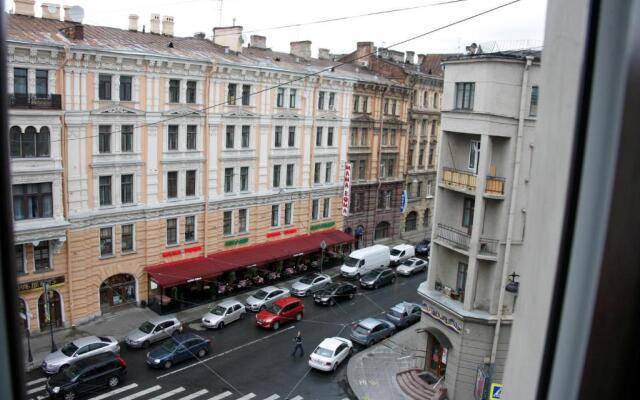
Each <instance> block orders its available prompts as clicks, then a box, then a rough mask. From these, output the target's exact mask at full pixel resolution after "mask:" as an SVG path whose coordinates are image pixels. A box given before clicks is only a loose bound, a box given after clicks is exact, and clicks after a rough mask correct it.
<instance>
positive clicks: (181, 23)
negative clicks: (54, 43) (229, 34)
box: [6, 0, 547, 56]
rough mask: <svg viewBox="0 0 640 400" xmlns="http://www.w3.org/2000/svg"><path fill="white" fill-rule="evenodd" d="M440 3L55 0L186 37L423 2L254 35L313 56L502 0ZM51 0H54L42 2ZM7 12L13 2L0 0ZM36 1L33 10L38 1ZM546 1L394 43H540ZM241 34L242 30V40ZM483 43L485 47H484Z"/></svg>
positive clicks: (398, 37) (416, 47)
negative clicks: (170, 23) (303, 44)
mask: <svg viewBox="0 0 640 400" xmlns="http://www.w3.org/2000/svg"><path fill="white" fill-rule="evenodd" d="M446 1H447V0H393V1H384V0H322V1H309V0H222V13H220V4H221V2H220V0H72V1H65V2H61V3H62V4H69V5H79V6H81V7H83V8H84V11H85V18H84V22H85V23H87V24H97V25H107V26H113V27H118V28H124V29H126V28H127V26H128V22H127V21H128V16H129V14H138V15H139V16H140V20H139V25H140V28H142V25H143V24H145V25H146V26H147V31H148V30H149V16H150V14H151V13H158V14H161V15H172V16H173V17H174V20H175V34H176V35H177V36H190V35H192V34H193V33H195V32H206V33H207V36H211V33H212V28H213V27H214V26H220V17H222V25H223V26H228V25H231V24H232V23H233V19H234V18H235V24H236V25H241V26H242V27H243V29H244V31H249V30H257V29H264V28H272V27H276V26H282V25H288V24H296V23H305V22H312V21H318V20H322V19H328V18H337V17H345V16H352V15H358V14H365V13H371V12H378V11H385V10H392V9H398V8H405V7H413V6H425V5H431V6H429V7H425V8H419V9H413V10H410V11H399V12H393V13H387V14H383V15H376V16H368V17H360V18H353V19H349V20H345V21H337V22H329V23H322V24H317V25H308V26H301V27H294V28H287V29H279V30H273V29H271V30H269V29H265V30H263V31H260V32H257V34H260V35H264V36H266V37H267V46H269V47H271V48H273V49H274V50H280V51H288V50H289V42H291V41H294V40H311V41H312V42H313V44H312V46H313V54H314V56H315V55H316V50H317V48H318V47H325V48H329V49H330V50H331V52H332V53H346V52H350V51H352V50H353V49H355V46H356V42H358V41H372V42H374V43H375V45H376V46H390V45H392V44H393V43H396V42H400V41H402V40H404V39H407V38H409V37H412V36H415V35H418V34H421V33H424V32H427V31H430V30H433V29H436V28H439V27H441V26H444V25H447V24H450V23H452V22H454V21H456V20H459V19H462V18H465V17H469V16H471V15H473V14H476V13H478V12H481V11H484V10H487V9H490V8H493V7H496V6H498V5H500V4H503V3H506V2H508V1H509V0H466V1H459V2H457V3H452V4H446V5H434V4H436V3H442V2H446ZM449 1H450V0H449ZM46 2H48V3H56V1H55V0H53V1H52V0H49V1H46ZM6 3H7V9H11V8H12V7H13V1H11V0H7V1H6ZM42 3H43V1H37V2H36V15H37V16H39V15H40V4H42ZM546 4H547V2H546V0H521V1H520V2H518V3H515V4H512V5H510V6H507V7H505V8H503V9H500V10H497V11H494V12H492V13H490V14H487V15H484V16H480V17H478V18H476V19H473V20H471V21H467V22H463V23H461V24H458V25H455V26H452V27H449V28H446V29H444V30H442V31H439V32H436V33H433V34H430V35H427V36H426V37H423V38H420V39H417V40H414V41H412V42H409V43H406V44H402V45H400V46H397V47H394V49H397V50H400V51H407V50H413V51H415V52H416V53H429V52H431V53H434V52H456V51H458V50H460V51H462V50H464V46H465V45H468V44H470V43H472V42H477V43H481V44H482V43H492V42H497V44H498V48H499V49H500V50H506V49H511V48H521V47H532V46H540V45H541V44H542V39H543V37H544V20H545V14H546ZM249 35H250V34H247V35H246V39H247V41H248V40H249ZM487 47H490V46H489V45H487V46H485V49H486V50H490V49H489V48H487Z"/></svg>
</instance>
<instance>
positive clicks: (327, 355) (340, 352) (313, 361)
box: [309, 337, 353, 371]
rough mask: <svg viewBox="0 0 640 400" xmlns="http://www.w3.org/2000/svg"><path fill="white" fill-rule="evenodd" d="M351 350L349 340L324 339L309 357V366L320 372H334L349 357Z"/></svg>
mask: <svg viewBox="0 0 640 400" xmlns="http://www.w3.org/2000/svg"><path fill="white" fill-rule="evenodd" d="M352 349H353V343H351V340H349V339H345V338H341V337H332V338H326V339H325V340H323V341H322V343H320V344H319V345H318V347H316V349H315V350H314V351H313V353H311V355H310V356H309V366H310V367H311V368H315V369H319V370H320V371H335V370H336V368H338V365H340V363H341V362H343V361H344V360H346V359H347V357H349V355H350V354H351V352H352Z"/></svg>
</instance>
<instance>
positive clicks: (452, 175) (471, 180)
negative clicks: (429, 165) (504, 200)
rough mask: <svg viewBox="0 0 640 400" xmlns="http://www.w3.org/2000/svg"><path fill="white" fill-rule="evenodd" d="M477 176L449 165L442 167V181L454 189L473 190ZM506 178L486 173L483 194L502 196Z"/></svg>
mask: <svg viewBox="0 0 640 400" xmlns="http://www.w3.org/2000/svg"><path fill="white" fill-rule="evenodd" d="M477 179H478V176H477V175H476V174H473V173H471V172H468V171H461V170H458V169H453V168H449V167H442V183H443V184H445V185H446V186H449V187H451V188H454V189H460V190H463V191H469V192H474V191H475V190H476V181H477ZM505 181H506V179H505V178H501V177H498V176H491V175H487V180H486V187H485V190H484V192H485V194H487V195H490V196H504V184H505Z"/></svg>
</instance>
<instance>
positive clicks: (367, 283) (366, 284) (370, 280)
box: [360, 268, 396, 289]
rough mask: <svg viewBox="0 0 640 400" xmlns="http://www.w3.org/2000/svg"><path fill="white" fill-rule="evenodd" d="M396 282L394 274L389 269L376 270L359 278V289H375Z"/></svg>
mask: <svg viewBox="0 0 640 400" xmlns="http://www.w3.org/2000/svg"><path fill="white" fill-rule="evenodd" d="M395 281H396V273H395V272H393V270H392V269H391V268H377V269H374V270H373V271H371V272H367V273H366V274H364V275H363V276H362V278H360V287H363V288H369V289H377V288H379V287H380V286H384V285H389V284H391V283H394V282H395Z"/></svg>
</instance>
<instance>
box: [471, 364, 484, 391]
mask: <svg viewBox="0 0 640 400" xmlns="http://www.w3.org/2000/svg"><path fill="white" fill-rule="evenodd" d="M486 384H487V375H486V374H485V371H484V367H483V366H482V365H481V366H478V370H477V373H476V386H475V388H474V391H473V394H474V396H475V400H484V399H485V397H484V389H485V385H486Z"/></svg>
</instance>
